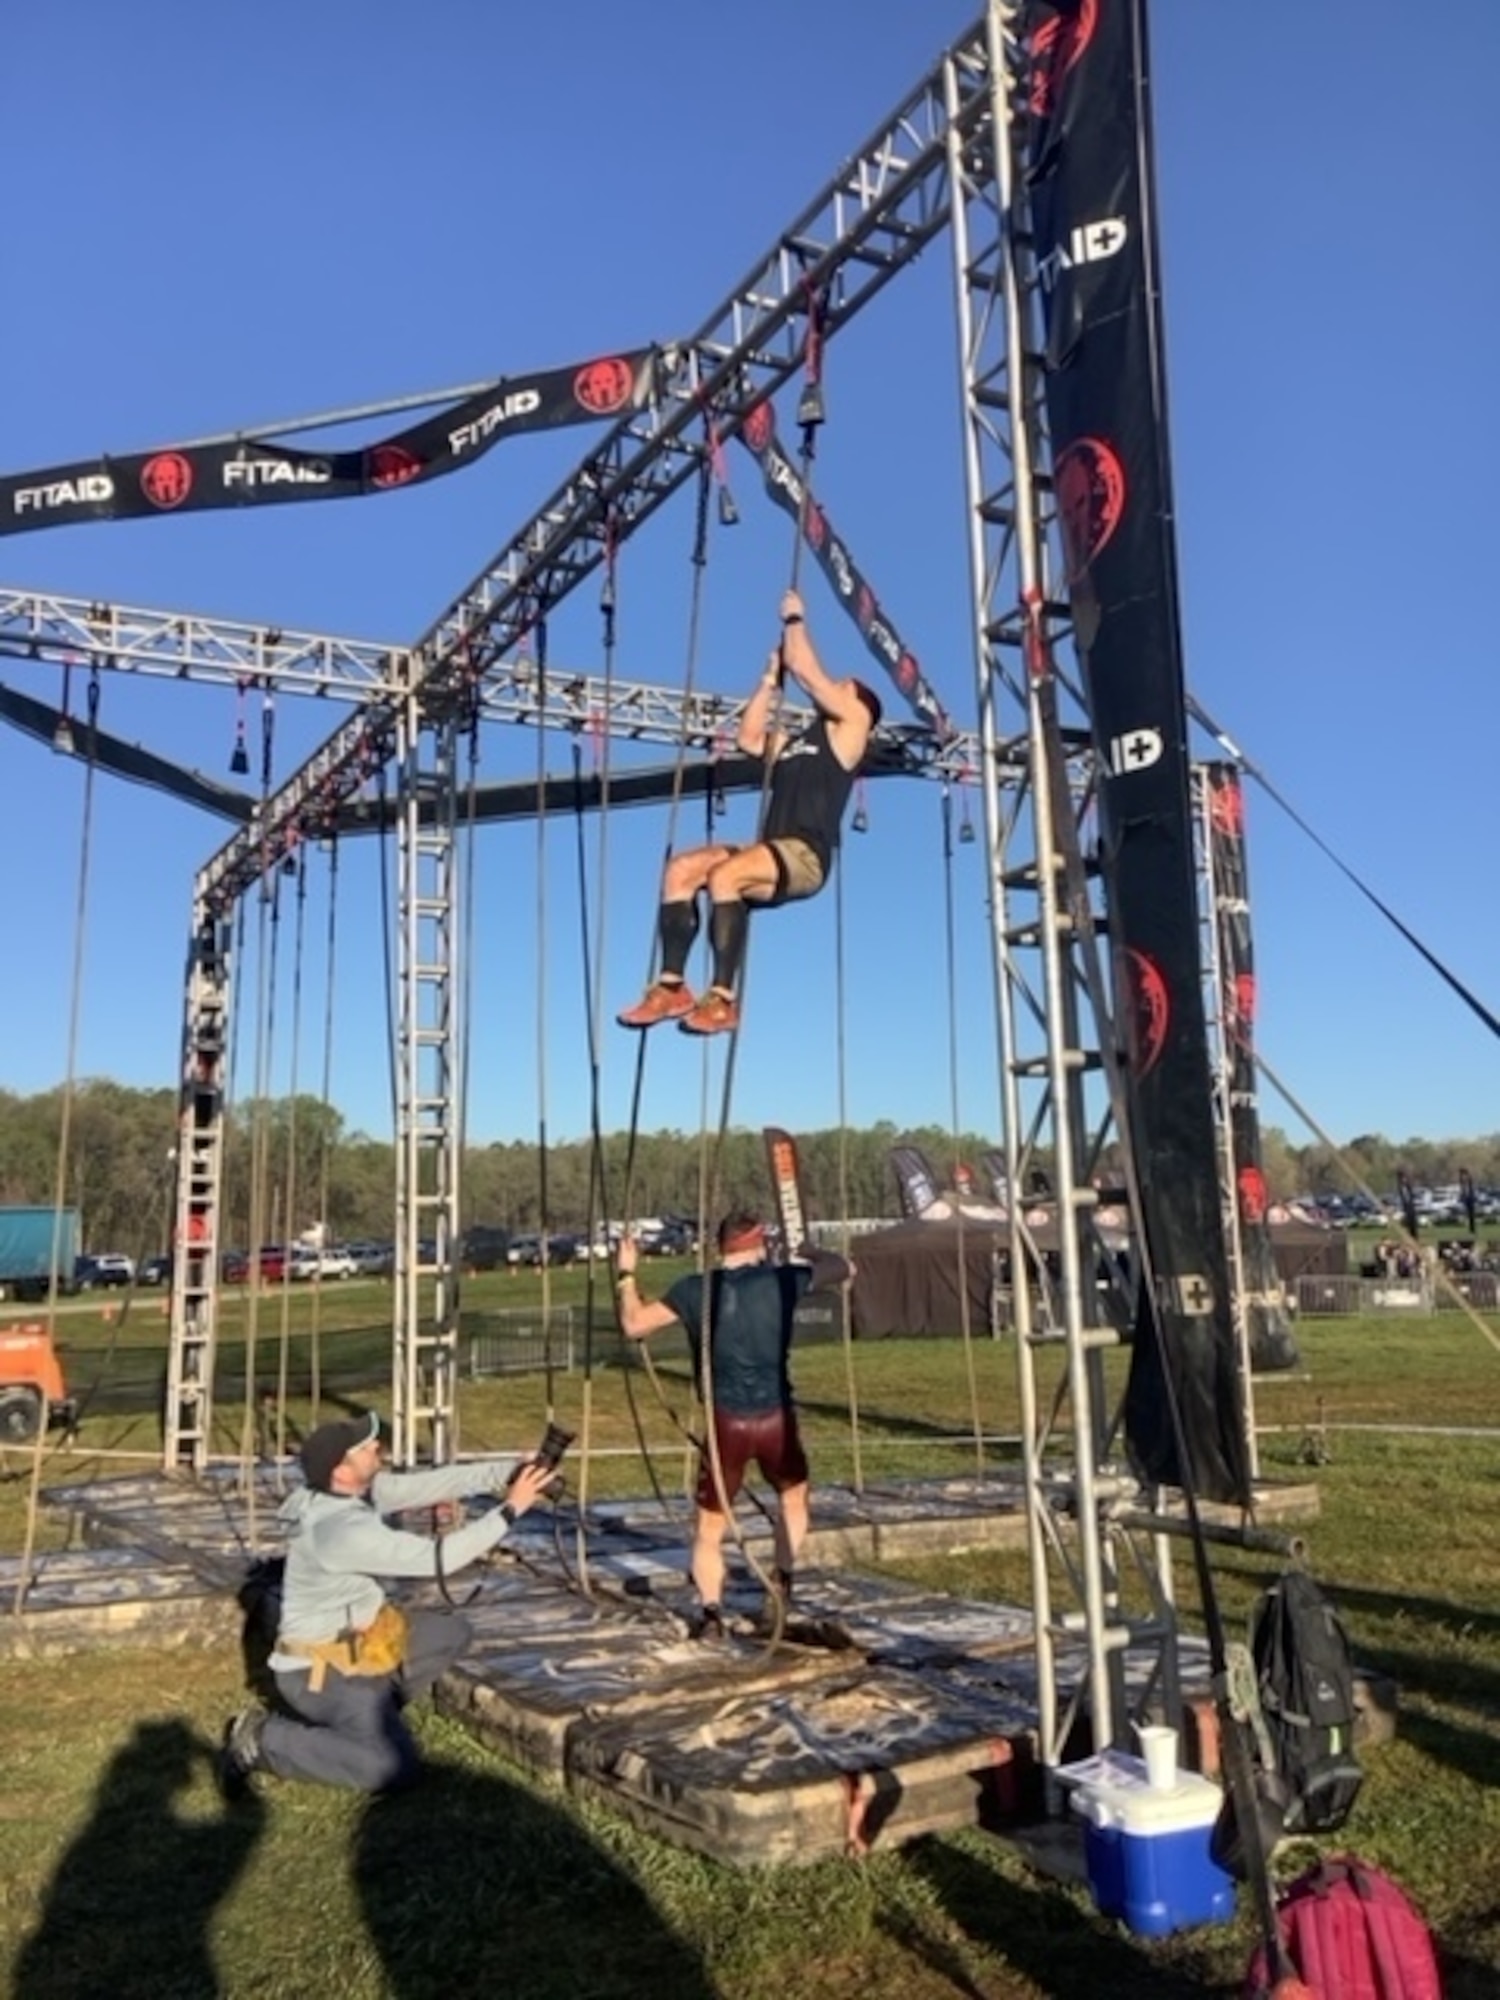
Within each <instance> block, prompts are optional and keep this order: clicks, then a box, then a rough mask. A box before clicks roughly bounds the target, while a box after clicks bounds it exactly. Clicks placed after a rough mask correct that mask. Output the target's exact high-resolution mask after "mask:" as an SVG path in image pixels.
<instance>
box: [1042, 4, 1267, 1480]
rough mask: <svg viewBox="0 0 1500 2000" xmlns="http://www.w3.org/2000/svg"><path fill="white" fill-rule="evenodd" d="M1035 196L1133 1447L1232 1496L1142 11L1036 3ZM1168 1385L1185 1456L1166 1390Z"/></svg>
mask: <svg viewBox="0 0 1500 2000" xmlns="http://www.w3.org/2000/svg"><path fill="white" fill-rule="evenodd" d="M1028 27H1029V28H1030V30H1031V50H1032V57H1033V66H1032V75H1031V101H1030V110H1031V114H1032V122H1031V133H1030V140H1031V156H1030V161H1029V173H1028V187H1029V195H1030V204H1031V219H1032V225H1033V232H1034V240H1035V253H1036V258H1037V264H1038V271H1039V276H1040V280H1041V284H1042V288H1043V295H1044V301H1045V316H1046V355H1045V366H1046V407H1047V415H1048V421H1049V427H1050V431H1051V444H1052V471H1053V482H1054V490H1055V492H1056V497H1057V508H1058V514H1059V523H1060V527H1061V532H1062V542H1063V558H1064V562H1065V565H1066V571H1067V589H1068V596H1069V601H1070V605H1071V608H1072V614H1073V631H1074V639H1075V643H1076V645H1077V649H1078V655H1079V660H1080V663H1081V666H1082V671H1083V677H1084V683H1085V688H1086V692H1087V698H1088V707H1089V713H1090V718H1091V724H1092V731H1093V740H1094V750H1095V756H1096V760H1097V766H1098V772H1099V794H1100V796H1099V819H1100V865H1101V870H1102V875H1103V883H1104V892H1105V901H1106V907H1107V912H1108V924H1109V939H1110V947H1111V954H1112V959H1113V967H1114V986H1115V1001H1116V1008H1117V1013H1118V1018H1119V1021H1120V1023H1121V1025H1122V1027H1123V1029H1124V1041H1125V1044H1126V1048H1127V1079H1126V1093H1127V1107H1126V1109H1127V1114H1128V1125H1129V1132H1128V1140H1129V1144H1130V1146H1131V1150H1132V1155H1133V1158H1134V1162H1135V1171H1136V1176H1137V1179H1138V1183H1139V1186H1140V1190H1141V1200H1142V1207H1143V1218H1142V1220H1143V1226H1144V1232H1145V1239H1146V1241H1145V1246H1144V1247H1145V1249H1146V1251H1147V1253H1148V1254H1149V1260H1150V1270H1151V1276H1152V1278H1153V1280H1154V1285H1153V1286H1152V1287H1150V1288H1148V1287H1146V1286H1142V1287H1141V1298H1142V1309H1143V1315H1147V1316H1149V1315H1150V1314H1151V1312H1152V1311H1153V1308H1154V1311H1155V1314H1156V1328H1157V1329H1159V1331H1160V1336H1161V1338H1160V1340H1158V1339H1157V1338H1156V1337H1155V1329H1153V1327H1152V1325H1151V1322H1150V1319H1149V1317H1144V1318H1143V1320H1142V1323H1141V1324H1140V1325H1138V1326H1137V1329H1136V1338H1135V1341H1134V1345H1133V1347H1132V1350H1131V1363H1130V1379H1129V1383H1128V1386H1127V1391H1126V1406H1125V1435H1126V1443H1127V1446H1128V1449H1129V1452H1130V1456H1131V1459H1132V1462H1133V1463H1134V1465H1135V1467H1136V1469H1137V1472H1138V1473H1139V1475H1140V1476H1141V1477H1143V1478H1145V1479H1147V1480H1149V1481H1151V1482H1152V1483H1157V1484H1162V1485H1168V1486H1179V1485H1182V1484H1184V1483H1185V1482H1187V1481H1191V1483H1192V1485H1193V1487H1194V1489H1195V1491H1196V1492H1197V1493H1198V1494H1200V1495H1201V1496H1202V1497H1203V1498H1205V1499H1210V1500H1216V1501H1229V1502H1234V1503H1237V1504H1239V1505H1241V1506H1244V1505H1248V1504H1249V1501H1250V1498H1251V1494H1250V1460H1249V1449H1248V1442H1247V1439H1246V1436H1245V1418H1244V1400H1243V1388H1242V1384H1241V1380H1240V1374H1239V1366H1238V1341H1237V1338H1236V1334H1235V1329H1234V1324H1233V1319H1232V1314H1231V1302H1230V1297H1229V1262H1228V1253H1227V1247H1226V1243H1225V1232H1224V1219H1223V1215H1222V1212H1221V1209H1220V1200H1219V1174H1218V1149H1217V1142H1216V1134H1215V1129H1214V1118H1213V1100H1212V1094H1211V1070H1210V1063H1209V1052H1208V1031H1207V1021H1206V1016H1205V1010H1204V1002H1203V991H1202V983H1201V979H1202V975H1201V961H1200V950H1199V937H1198V908H1197V897H1196V879H1195V874H1194V854H1193V827H1192V813H1191V804H1190V796H1189V782H1188V781H1189V770H1188V751H1187V717H1186V700H1185V690H1184V683H1183V669H1182V655H1181V641H1180V636H1179V631H1178V611H1177V581H1176V557H1175V550H1174V547H1173V540H1172V526H1171V521H1172V514H1171V492H1170V472H1169V465H1168V458H1167V437H1166V411H1165V403H1164V393H1163V383H1162V379H1161V370H1160V327H1159V323H1158V315H1157V311H1156V301H1155V298H1154V285H1155V281H1156V278H1155V274H1156V252H1155V244H1154V241H1153V240H1152V237H1151V234H1150V231H1151V227H1152V203H1151V197H1150V187H1149V181H1148V178H1147V168H1148V161H1149V133H1148V130H1147V126H1146V117H1145V112H1144V108H1143V98H1144V92H1145V46H1144V44H1145V12H1144V7H1143V5H1142V3H1141V0H1053V4H1041V0H1034V4H1033V6H1032V8H1031V12H1030V16H1029V18H1028ZM1163 1363H1165V1366H1166V1368H1167V1369H1168V1370H1169V1372H1170V1379H1171V1383H1172V1386H1173V1388H1174V1389H1175V1391H1176V1401H1177V1407H1178V1411H1179V1414H1180V1417H1181V1422H1182V1432H1183V1440H1184V1447H1185V1451H1186V1459H1187V1462H1186V1464H1184V1463H1182V1462H1181V1461H1182V1455H1181V1453H1180V1452H1179V1450H1178V1447H1177V1443H1176V1439H1175V1436H1174V1430H1173V1426H1172V1423H1171V1418H1170V1411H1169V1407H1168V1403H1167V1398H1166V1395H1165V1384H1164V1383H1163V1380H1162V1366H1163Z"/></svg>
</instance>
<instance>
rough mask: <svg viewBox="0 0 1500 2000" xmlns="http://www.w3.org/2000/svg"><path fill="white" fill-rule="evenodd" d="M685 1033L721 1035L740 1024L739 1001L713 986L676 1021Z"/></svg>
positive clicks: (730, 994)
mask: <svg viewBox="0 0 1500 2000" xmlns="http://www.w3.org/2000/svg"><path fill="white" fill-rule="evenodd" d="M678 1025H679V1027H680V1028H681V1029H682V1032H683V1033H684V1034H685V1035H723V1034H727V1033H729V1032H730V1031H731V1030H732V1029H735V1028H737V1027H738V1026H739V1025H740V1009H739V1002H738V1001H737V1000H736V999H735V997H734V995H733V994H732V993H721V992H720V991H719V989H718V988H717V987H716V986H714V987H711V988H710V989H709V991H708V992H707V993H705V994H704V996H703V998H702V999H701V1000H700V1001H699V1002H698V1004H697V1006H696V1007H694V1008H693V1009H692V1010H691V1012H689V1013H687V1014H686V1015H685V1016H684V1018H683V1019H682V1020H681V1021H680V1022H679V1023H678Z"/></svg>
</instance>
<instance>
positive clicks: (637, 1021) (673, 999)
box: [615, 979, 695, 1028]
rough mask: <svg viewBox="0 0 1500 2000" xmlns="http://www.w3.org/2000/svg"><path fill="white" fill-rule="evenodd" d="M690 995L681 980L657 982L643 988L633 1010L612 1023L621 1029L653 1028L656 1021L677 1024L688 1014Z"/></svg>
mask: <svg viewBox="0 0 1500 2000" xmlns="http://www.w3.org/2000/svg"><path fill="white" fill-rule="evenodd" d="M694 1004H695V1003H694V1000H693V991H692V988H691V987H690V986H687V985H685V984H684V983H683V981H682V980H680V979H677V980H671V979H658V980H656V981H654V982H653V984H651V985H650V986H648V987H647V988H646V991H645V993H644V994H643V995H642V996H641V998H640V999H639V1000H637V1001H636V1003H635V1005H634V1006H633V1007H626V1008H624V1009H622V1011H621V1012H620V1013H618V1014H616V1016H615V1019H616V1020H617V1021H618V1022H619V1024H620V1026H621V1027H622V1028H654V1027H655V1026H656V1024H657V1022H658V1021H680V1020H681V1019H682V1016H683V1015H684V1014H691V1013H692V1011H693V1007H694Z"/></svg>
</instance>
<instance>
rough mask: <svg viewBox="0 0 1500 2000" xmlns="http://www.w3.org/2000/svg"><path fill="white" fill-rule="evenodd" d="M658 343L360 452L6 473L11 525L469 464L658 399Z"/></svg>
mask: <svg viewBox="0 0 1500 2000" xmlns="http://www.w3.org/2000/svg"><path fill="white" fill-rule="evenodd" d="M653 361H654V356H653V353H652V350H650V349H649V348H640V349H636V350H634V351H632V352H630V353H628V354H612V355H607V356H601V357H600V358H599V359H597V360H594V361H585V362H581V363H578V364H576V365H575V366H573V367H571V368H550V369H547V370H545V371H544V372H543V373H541V374H540V375H513V376H507V377H506V378H504V379H503V380H501V381H499V382H495V383H493V384H491V385H490V386H489V387H487V388H484V389H481V390H479V391H478V392H477V393H476V394H475V395H472V396H468V397H466V398H465V399H464V400H463V401H462V402H459V403H454V404H452V405H451V406H450V407H449V408H448V409H446V410H444V411H442V412H440V413H439V414H438V415H437V416H435V417H427V418H425V419H424V420H423V421H422V422H421V423H420V424H414V425H412V426H411V427H410V428H409V429H407V430H404V431H397V432H396V433H395V434H394V436H392V437H388V438H382V439H381V440H380V442H379V443H378V444H367V445H363V446H361V447H360V448H359V449H358V450H357V451H302V450H294V449H293V448H292V447H291V446H290V445H284V444H277V443H275V442H274V440H272V439H269V438H237V439H235V440H234V442H233V443H229V444H223V443H220V444H200V445H174V446H169V447H165V448H163V449H162V450H159V451H143V452H133V453H131V454H129V455H127V456H124V457H119V458H114V457H111V458H95V459H88V460H84V461H81V462H79V463H77V464H74V465H55V466H52V467H50V468H49V469H47V470H45V471H41V472H18V473H8V474H6V475H5V476H4V477H0V535H14V534H20V533H23V532H24V531H25V530H26V529H28V528H63V527H67V526H69V525H70V524H71V523H73V522H75V521H129V520H148V519H151V518H152V517H153V516H157V515H162V514H196V513H200V512H203V511H204V510H206V509H208V508H212V507H246V506H251V507H263V506H267V505H273V506H274V505H280V504H281V503H283V502H284V501H288V500H349V499H353V498H355V497H356V496H358V495H359V494H362V493H387V492H390V491H391V490H392V489H393V488H394V487H397V486H414V485H416V484H417V483H418V482H419V481H422V480H426V479H437V478H440V477H441V476H442V475H443V474H444V473H448V472H458V471H460V470H462V468H463V467H464V466H466V465H472V464H473V463H474V461H475V460H476V459H480V458H482V457H483V456H484V455H485V453H486V452H487V451H489V450H490V449H491V447H492V446H494V445H496V444H498V443H499V442H500V440H501V439H502V438H506V437H511V436H514V435H515V433H516V432H518V431H543V430H556V429H558V428H560V427H561V426H562V425H564V424H586V423H596V422H598V421H599V420H601V419H603V418H606V417H618V416H619V415H621V414H622V413H623V412H624V411H626V410H636V409H640V408H641V407H642V406H643V405H644V404H646V403H647V402H649V401H650V399H651V394H652V387H653Z"/></svg>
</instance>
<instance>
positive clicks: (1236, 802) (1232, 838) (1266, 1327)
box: [1207, 764, 1298, 1371]
mask: <svg viewBox="0 0 1500 2000" xmlns="http://www.w3.org/2000/svg"><path fill="white" fill-rule="evenodd" d="M1207 776H1208V851H1209V871H1210V874H1211V877H1212V880H1213V886H1214V922H1215V927H1216V929H1217V931H1218V938H1219V977H1220V983H1221V990H1220V994H1219V1016H1220V1019H1221V1020H1222V1022H1223V1024H1224V1049H1225V1057H1226V1062H1227V1067H1228V1071H1229V1078H1228V1081H1229V1139H1230V1151H1231V1153H1232V1155H1233V1160H1234V1196H1235V1210H1236V1216H1237V1220H1238V1224H1239V1239H1240V1267H1241V1270H1242V1272H1243V1274H1244V1283H1245V1300H1244V1305H1245V1318H1246V1330H1247V1332H1248V1335H1249V1349H1250V1365H1251V1367H1252V1368H1254V1369H1259V1370H1262V1371H1274V1370H1276V1369H1280V1368H1295V1367H1296V1365H1297V1358H1298V1357H1297V1344H1296V1342H1295V1341H1294V1340H1293V1338H1292V1323H1291V1319H1290V1317H1289V1315H1288V1313H1287V1309H1286V1294H1285V1292H1284V1290H1283V1288H1282V1284H1281V1278H1280V1276H1279V1274H1278V1272H1277V1269H1276V1254H1275V1252H1274V1251H1273V1249H1272V1248H1271V1225H1270V1223H1269V1221H1268V1220H1267V1214H1268V1210H1269V1205H1270V1204H1269V1199H1268V1196H1267V1194H1266V1176H1265V1167H1264V1163H1263V1160H1262V1156H1261V1145H1260V1100H1259V1098H1258V1097H1257V1095H1256V1076H1255V950H1254V945H1253V942H1252V937H1251V930H1250V875H1249V870H1248V868H1247V866H1246V862H1245V792H1244V787H1243V786H1242V785H1241V783H1240V774H1239V772H1238V771H1237V770H1236V768H1235V767H1234V765H1233V764H1210V765H1209V767H1208V773H1207Z"/></svg>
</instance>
